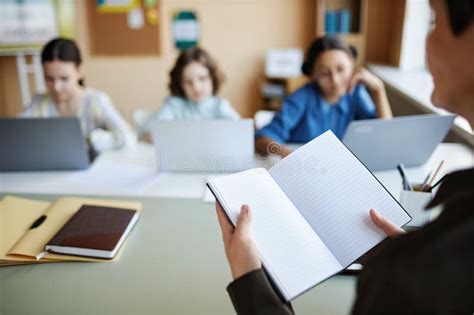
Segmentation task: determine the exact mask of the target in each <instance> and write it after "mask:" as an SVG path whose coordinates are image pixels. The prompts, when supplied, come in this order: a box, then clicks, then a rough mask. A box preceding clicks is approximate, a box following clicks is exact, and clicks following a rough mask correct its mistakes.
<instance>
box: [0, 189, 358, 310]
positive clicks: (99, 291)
mask: <svg viewBox="0 0 474 315" xmlns="http://www.w3.org/2000/svg"><path fill="white" fill-rule="evenodd" d="M23 196H24V195H23ZM0 197H2V196H1V195H0ZM26 197H31V198H36V199H45V200H53V199H54V198H55V196H44V195H42V196H38V195H36V196H26ZM133 200H138V201H141V202H143V211H142V216H141V218H140V220H139V222H138V224H137V226H136V227H135V229H134V230H133V231H132V233H131V235H130V238H129V240H128V243H127V247H126V248H125V251H124V253H123V255H122V256H121V258H120V260H119V261H117V262H112V263H54V264H45V265H28V266H18V267H7V268H0V314H2V315H10V314H24V315H27V314H50V315H52V314H62V315H64V314H88V315H93V314H206V315H212V314H219V315H221V314H232V313H234V311H233V308H232V305H231V302H230V300H229V298H228V296H227V293H226V291H225V287H226V285H227V284H228V282H229V281H230V279H231V276H230V272H229V269H228V266H227V263H226V260H225V255H224V249H223V245H222V240H221V235H220V230H219V228H218V223H217V218H216V215H215V211H214V208H213V205H210V204H203V203H202V202H200V201H198V200H193V199H148V198H135V199H133ZM355 282H356V278H355V277H353V276H336V277H333V278H332V279H330V280H328V281H326V282H324V283H323V284H321V285H319V286H318V287H316V288H313V289H312V290H311V291H309V292H307V293H305V294H304V295H303V296H300V297H298V298H297V299H296V300H295V301H294V302H293V306H294V307H295V310H296V312H297V314H348V313H349V310H350V307H351V305H352V301H353V299H354V293H355V291H354V288H355Z"/></svg>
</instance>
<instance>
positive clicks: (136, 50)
mask: <svg viewBox="0 0 474 315" xmlns="http://www.w3.org/2000/svg"><path fill="white" fill-rule="evenodd" d="M99 2H100V1H99ZM132 2H133V1H132ZM150 3H152V6H153V7H150ZM86 6H87V16H88V25H89V41H90V48H91V54H92V55H104V56H134V55H135V56H157V55H159V54H160V33H159V30H160V27H159V26H160V20H159V12H160V11H159V1H149V0H137V4H136V6H134V7H130V8H125V9H121V10H114V9H113V8H112V9H110V10H107V9H104V8H103V7H102V8H101V7H100V5H99V4H98V1H92V0H88V1H86ZM132 10H138V14H143V16H142V17H143V23H142V24H141V25H140V26H139V27H136V26H135V27H131V26H130V13H137V12H131V11H132ZM140 10H141V11H140ZM150 13H151V14H155V15H156V16H155V19H154V20H153V19H151V18H150V15H149V14H150Z"/></svg>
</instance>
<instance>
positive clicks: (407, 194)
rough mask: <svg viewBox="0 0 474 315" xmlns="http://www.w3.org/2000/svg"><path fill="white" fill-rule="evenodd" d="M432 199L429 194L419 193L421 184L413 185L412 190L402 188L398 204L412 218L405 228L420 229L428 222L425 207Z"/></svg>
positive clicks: (428, 216)
mask: <svg viewBox="0 0 474 315" xmlns="http://www.w3.org/2000/svg"><path fill="white" fill-rule="evenodd" d="M432 198H433V194H432V193H431V192H425V191H421V184H414V185H413V190H404V189H403V188H402V191H401V193H400V204H401V205H402V207H403V208H404V209H405V210H406V211H407V212H408V214H410V216H411V217H412V220H411V221H410V222H409V223H408V224H407V225H406V226H407V227H422V226H424V225H425V224H427V223H428V222H429V221H430V212H429V211H426V210H425V207H426V205H427V204H428V203H429V202H430V201H431V199H432Z"/></svg>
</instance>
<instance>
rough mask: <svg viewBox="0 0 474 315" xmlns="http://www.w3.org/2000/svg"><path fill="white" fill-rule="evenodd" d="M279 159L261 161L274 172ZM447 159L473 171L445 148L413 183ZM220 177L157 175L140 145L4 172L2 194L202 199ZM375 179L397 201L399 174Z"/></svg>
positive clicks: (468, 160) (468, 156)
mask: <svg viewBox="0 0 474 315" xmlns="http://www.w3.org/2000/svg"><path fill="white" fill-rule="evenodd" d="M277 160H278V159H277V158H272V159H270V160H261V159H260V160H258V161H257V163H256V164H257V165H258V166H262V167H269V166H271V165H272V164H273V163H275V162H276V161H277ZM441 160H445V165H444V167H443V169H442V172H441V173H442V174H440V176H439V177H441V176H442V175H443V174H444V173H447V172H451V171H454V170H456V169H462V168H467V167H472V166H473V165H474V155H473V152H472V149H471V148H470V147H468V146H465V145H461V144H454V143H442V144H440V145H439V146H438V148H437V149H436V150H435V152H434V153H433V155H432V156H431V158H430V159H429V160H428V162H427V163H425V164H424V165H422V166H420V167H415V168H408V169H407V175H408V177H409V179H410V180H412V181H413V182H421V181H423V179H424V177H425V176H426V174H427V173H428V172H429V171H432V170H433V169H434V168H436V166H437V164H438V163H439V162H440V161H441ZM214 175H219V174H192V173H175V174H172V173H161V174H160V173H158V171H157V163H156V158H155V152H154V148H153V147H152V146H151V145H149V144H146V143H140V144H139V145H138V146H136V147H135V148H130V149H126V150H122V151H115V152H113V151H110V152H104V153H103V154H101V155H100V156H99V157H98V158H97V160H96V161H94V163H93V165H92V166H91V168H89V169H88V170H83V171H54V172H44V171H43V172H3V173H2V172H0V192H4V193H5V192H10V193H30V194H31V193H33V194H55V195H91V196H128V197H171V198H202V197H203V196H204V191H205V190H204V188H205V186H204V185H205V182H206V180H207V179H208V178H209V177H210V176H214ZM375 176H376V177H377V178H378V179H379V180H380V182H381V183H382V184H383V185H384V186H385V187H386V188H387V189H388V191H390V192H391V193H392V194H393V195H394V197H396V198H398V195H399V193H400V188H401V179H400V176H399V174H398V172H397V171H395V170H390V171H382V172H376V173H375Z"/></svg>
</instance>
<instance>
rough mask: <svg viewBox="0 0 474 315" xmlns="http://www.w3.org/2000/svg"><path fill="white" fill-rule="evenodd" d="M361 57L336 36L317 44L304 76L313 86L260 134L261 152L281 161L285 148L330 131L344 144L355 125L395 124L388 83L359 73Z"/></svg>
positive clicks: (293, 98) (288, 103)
mask: <svg viewBox="0 0 474 315" xmlns="http://www.w3.org/2000/svg"><path fill="white" fill-rule="evenodd" d="M356 57H357V51H356V49H355V48H354V47H353V46H350V45H347V44H346V43H344V42H343V41H342V40H341V39H340V38H338V37H335V36H323V37H319V38H317V39H316V40H315V41H314V42H313V43H312V44H311V46H310V47H309V49H308V52H307V55H306V60H305V62H304V63H303V66H302V71H303V73H304V74H305V75H306V76H308V77H309V78H310V79H311V81H310V82H309V83H307V84H306V85H304V86H303V87H301V88H300V89H298V90H297V91H296V92H294V93H293V94H291V95H290V96H288V97H287V98H286V99H285V101H284V103H283V106H282V109H281V110H280V111H279V112H277V113H276V115H275V117H274V118H273V120H272V121H271V123H270V124H269V125H267V126H265V127H264V128H262V129H260V130H258V131H257V133H256V139H255V147H256V151H257V152H258V153H260V154H262V155H267V154H269V153H272V154H278V155H280V156H282V157H284V156H286V155H288V154H289V153H291V150H290V149H289V148H287V147H286V146H284V145H282V143H305V142H308V141H310V140H312V139H313V138H315V137H317V136H318V135H320V134H322V133H323V132H325V131H326V130H329V129H330V130H332V131H333V132H334V134H335V135H336V136H337V137H338V138H340V139H341V138H342V137H343V135H344V133H345V131H346V129H347V126H348V125H349V123H350V122H351V121H352V120H357V119H371V118H376V117H378V118H391V117H392V112H391V110H390V105H389V103H388V99H387V95H386V93H385V88H384V85H383V82H382V81H381V80H380V79H379V78H377V77H376V76H374V75H373V74H371V73H370V72H369V71H367V70H366V69H363V68H362V69H360V70H357V71H354V61H355V59H356Z"/></svg>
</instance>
